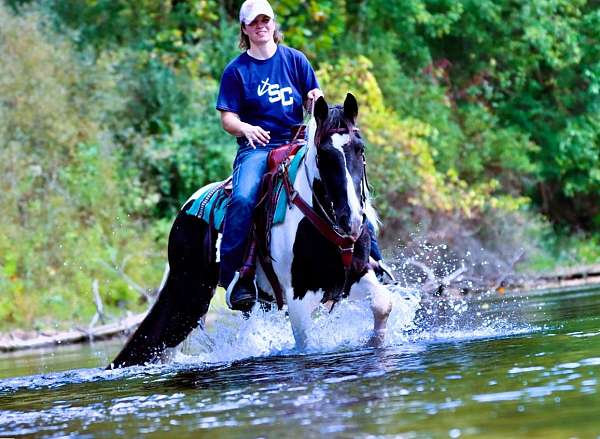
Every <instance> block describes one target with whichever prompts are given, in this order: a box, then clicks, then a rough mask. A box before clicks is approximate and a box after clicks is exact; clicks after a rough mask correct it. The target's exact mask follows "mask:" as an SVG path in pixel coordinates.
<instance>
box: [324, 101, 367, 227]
mask: <svg viewBox="0 0 600 439" xmlns="http://www.w3.org/2000/svg"><path fill="white" fill-rule="evenodd" d="M313 116H314V118H315V122H316V130H315V134H314V145H315V146H316V158H317V168H318V174H319V178H318V179H316V180H315V183H314V190H315V197H316V199H317V202H319V203H320V204H321V208H322V210H323V211H324V213H325V215H326V216H329V217H330V221H331V222H332V223H333V224H334V225H335V226H336V227H338V228H340V229H341V230H342V231H343V232H344V233H345V234H347V235H351V236H354V237H355V238H356V237H358V235H360V233H361V229H362V224H363V216H364V215H363V214H364V209H365V199H366V193H365V192H366V190H367V189H366V184H365V183H364V178H365V166H364V164H365V158H364V151H365V144H364V142H363V140H362V139H361V136H360V133H359V130H358V128H357V127H356V117H357V116H358V103H357V102H356V98H355V97H354V96H353V95H352V94H350V93H348V94H347V95H346V99H345V101H344V104H343V105H333V106H328V105H327V102H326V101H325V99H324V98H323V97H320V98H319V99H318V100H317V101H316V103H315V106H314V112H313Z"/></svg>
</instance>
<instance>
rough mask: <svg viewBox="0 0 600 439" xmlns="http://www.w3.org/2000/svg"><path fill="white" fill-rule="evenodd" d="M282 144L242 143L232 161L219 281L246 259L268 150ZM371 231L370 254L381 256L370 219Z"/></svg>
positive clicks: (229, 278) (226, 279)
mask: <svg viewBox="0 0 600 439" xmlns="http://www.w3.org/2000/svg"><path fill="white" fill-rule="evenodd" d="M277 146H280V145H267V146H259V147H257V148H256V149H254V148H252V147H251V146H249V145H244V146H241V147H240V148H239V150H238V152H237V155H236V157H235V161H234V162H233V182H232V184H233V189H232V193H231V198H230V199H229V203H228V204H227V211H226V213H225V218H224V219H223V238H222V240H221V249H220V254H221V262H220V274H219V283H220V284H221V285H222V286H223V287H225V288H227V287H228V286H229V284H230V283H231V281H232V280H233V276H234V275H235V272H236V271H237V270H239V269H240V268H241V266H242V264H243V262H244V253H245V251H246V247H247V245H248V238H249V235H250V228H251V226H252V218H253V213H254V209H255V207H256V204H257V203H258V198H259V196H260V193H259V192H260V182H261V178H262V176H263V175H264V173H265V172H266V171H267V156H268V155H269V151H270V150H271V149H273V148H276V147H277ZM367 227H368V228H369V234H370V235H371V256H372V257H373V258H374V259H375V260H377V261H378V260H380V259H381V252H380V250H379V245H378V244H377V239H376V238H375V233H374V229H373V225H372V224H371V223H369V222H367Z"/></svg>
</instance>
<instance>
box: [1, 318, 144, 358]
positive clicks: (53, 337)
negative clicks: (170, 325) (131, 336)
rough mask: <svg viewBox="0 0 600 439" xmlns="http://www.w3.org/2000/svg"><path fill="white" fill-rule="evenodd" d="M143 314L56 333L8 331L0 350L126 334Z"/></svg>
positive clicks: (39, 346)
mask: <svg viewBox="0 0 600 439" xmlns="http://www.w3.org/2000/svg"><path fill="white" fill-rule="evenodd" d="M145 316H146V313H141V314H134V315H129V316H127V317H125V318H124V319H121V320H119V321H117V322H113V323H107V324H105V325H98V326H96V327H94V328H91V329H83V328H80V329H72V330H69V331H64V332H57V333H56V334H47V333H46V334H44V333H41V334H36V333H33V334H31V333H22V337H19V336H16V335H15V334H10V333H9V334H8V335H2V336H0V352H11V351H18V350H24V349H35V348H42V347H47V346H56V345H63V344H70V343H81V342H85V341H91V340H102V339H106V338H110V337H114V336H116V335H121V334H127V333H130V332H131V331H132V330H134V329H135V328H136V327H137V326H138V325H139V324H140V323H141V321H142V320H143V319H144V317H145Z"/></svg>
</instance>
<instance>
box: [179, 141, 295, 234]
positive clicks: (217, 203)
mask: <svg viewBox="0 0 600 439" xmlns="http://www.w3.org/2000/svg"><path fill="white" fill-rule="evenodd" d="M305 154H306V146H303V147H302V148H300V149H299V150H298V152H297V153H296V155H295V156H294V157H293V158H292V161H291V162H290V164H289V166H288V175H289V176H290V181H291V182H292V183H294V181H295V180H296V175H297V174H298V168H299V167H300V164H301V163H302V160H304V155H305ZM229 181H230V179H229V178H228V179H227V180H224V181H218V182H216V183H211V184H208V185H206V186H204V187H203V188H201V189H200V190H199V191H197V192H196V194H194V196H195V197H196V198H195V199H194V202H193V203H192V205H191V206H190V207H189V208H188V209H187V210H186V211H185V212H186V213H187V214H188V215H193V216H195V217H198V218H200V219H201V220H204V221H206V222H207V223H208V224H213V225H214V227H215V229H217V230H218V231H219V232H220V231H222V230H223V218H225V212H226V211H227V204H228V201H229V193H230V192H229V191H227V190H226V189H225V188H226V186H227V185H228V184H227V183H229ZM282 189H283V182H282V181H281V180H280V181H278V182H277V184H276V185H275V189H274V190H275V193H276V194H277V207H276V208H275V216H274V218H273V224H278V223H282V222H283V220H284V219H285V213H286V211H287V209H286V207H287V204H288V196H287V193H286V192H285V190H282ZM211 215H212V220H211Z"/></svg>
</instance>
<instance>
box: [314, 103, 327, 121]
mask: <svg viewBox="0 0 600 439" xmlns="http://www.w3.org/2000/svg"><path fill="white" fill-rule="evenodd" d="M313 116H315V119H317V122H319V124H321V123H323V121H324V120H325V119H327V116H329V107H328V106H327V102H325V98H324V97H323V96H319V98H318V99H317V102H315V109H314V114H313Z"/></svg>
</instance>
